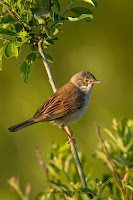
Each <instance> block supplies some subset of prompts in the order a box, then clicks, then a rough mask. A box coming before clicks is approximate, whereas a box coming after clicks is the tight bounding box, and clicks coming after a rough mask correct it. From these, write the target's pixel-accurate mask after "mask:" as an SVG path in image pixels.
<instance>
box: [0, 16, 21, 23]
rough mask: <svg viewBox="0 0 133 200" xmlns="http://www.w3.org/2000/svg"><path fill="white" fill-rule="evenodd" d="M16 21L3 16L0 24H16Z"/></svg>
mask: <svg viewBox="0 0 133 200" xmlns="http://www.w3.org/2000/svg"><path fill="white" fill-rule="evenodd" d="M17 21H18V20H17V19H16V18H15V17H13V16H11V15H5V16H4V17H3V18H2V19H1V23H6V24H7V23H11V22H12V23H13V22H17Z"/></svg>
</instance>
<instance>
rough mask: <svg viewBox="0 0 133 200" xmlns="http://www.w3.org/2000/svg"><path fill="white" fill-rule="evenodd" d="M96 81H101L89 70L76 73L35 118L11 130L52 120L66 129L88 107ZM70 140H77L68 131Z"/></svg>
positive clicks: (44, 104) (40, 109)
mask: <svg viewBox="0 0 133 200" xmlns="http://www.w3.org/2000/svg"><path fill="white" fill-rule="evenodd" d="M95 83H101V81H98V80H96V79H95V77H94V76H93V75H92V74H91V73H90V72H88V71H85V70H84V71H81V72H79V73H77V74H75V75H74V76H73V77H72V78H71V79H70V81H69V82H68V83H67V84H65V85H64V86H63V87H61V88H60V89H59V90H57V91H56V92H55V93H54V94H53V95H52V96H50V97H49V98H48V99H47V100H46V101H45V102H44V103H43V104H42V105H41V107H40V108H39V109H38V110H37V112H36V113H35V115H34V116H33V118H31V119H29V120H27V121H24V122H22V123H20V124H17V125H15V126H12V127H10V128H9V129H8V130H9V131H10V132H15V131H18V130H20V129H22V128H25V127H27V126H30V125H32V124H35V123H37V122H44V121H48V122H52V123H53V124H56V125H58V126H59V127H60V128H62V129H63V131H65V129H64V127H65V126H66V125H68V124H71V123H74V122H76V121H78V120H79V119H80V118H81V117H82V115H83V114H84V112H85V111H86V109H87V108H88V105H89V101H90V96H91V92H92V88H93V86H94V84H95ZM65 133H66V134H67V135H68V137H69V141H68V143H69V142H70V141H73V142H75V140H74V138H72V137H71V136H70V135H69V134H68V133H67V132H66V131H65Z"/></svg>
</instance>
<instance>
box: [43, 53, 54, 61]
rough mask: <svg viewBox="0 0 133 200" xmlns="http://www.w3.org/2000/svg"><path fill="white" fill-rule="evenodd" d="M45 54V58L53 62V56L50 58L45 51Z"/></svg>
mask: <svg viewBox="0 0 133 200" xmlns="http://www.w3.org/2000/svg"><path fill="white" fill-rule="evenodd" d="M45 56H46V58H47V60H48V61H49V62H50V63H52V62H53V58H52V57H51V56H50V55H48V54H46V53H45Z"/></svg>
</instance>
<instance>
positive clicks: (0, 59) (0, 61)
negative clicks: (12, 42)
mask: <svg viewBox="0 0 133 200" xmlns="http://www.w3.org/2000/svg"><path fill="white" fill-rule="evenodd" d="M3 48H4V47H1V49H0V71H1V70H2V56H3Z"/></svg>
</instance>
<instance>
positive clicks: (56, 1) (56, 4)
mask: <svg viewBox="0 0 133 200" xmlns="http://www.w3.org/2000/svg"><path fill="white" fill-rule="evenodd" d="M53 3H54V4H55V6H56V8H57V9H58V12H60V4H59V2H58V0H53Z"/></svg>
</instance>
